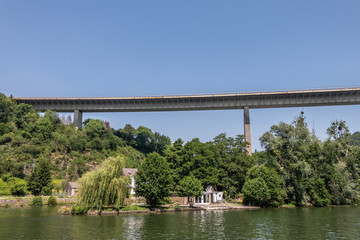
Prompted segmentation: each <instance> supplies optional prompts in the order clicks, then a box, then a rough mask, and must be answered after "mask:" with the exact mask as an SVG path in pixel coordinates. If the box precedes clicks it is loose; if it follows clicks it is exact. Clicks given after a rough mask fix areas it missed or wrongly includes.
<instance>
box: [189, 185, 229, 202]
mask: <svg viewBox="0 0 360 240" xmlns="http://www.w3.org/2000/svg"><path fill="white" fill-rule="evenodd" d="M223 198H224V192H218V191H215V189H214V188H213V187H212V186H208V187H207V188H206V191H205V192H204V193H203V195H202V196H201V197H196V198H195V204H210V203H220V202H222V201H223Z"/></svg>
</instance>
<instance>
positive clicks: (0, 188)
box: [0, 179, 10, 196]
mask: <svg viewBox="0 0 360 240" xmlns="http://www.w3.org/2000/svg"><path fill="white" fill-rule="evenodd" d="M7 195H10V188H9V186H8V184H7V183H6V182H4V181H3V180H2V179H0V196H7Z"/></svg>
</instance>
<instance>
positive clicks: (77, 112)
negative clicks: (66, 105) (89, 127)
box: [74, 110, 83, 128]
mask: <svg viewBox="0 0 360 240" xmlns="http://www.w3.org/2000/svg"><path fill="white" fill-rule="evenodd" d="M82 122H83V121H82V112H81V111H80V110H75V111H74V123H75V126H76V127H78V128H81V127H82Z"/></svg>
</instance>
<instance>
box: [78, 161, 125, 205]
mask: <svg viewBox="0 0 360 240" xmlns="http://www.w3.org/2000/svg"><path fill="white" fill-rule="evenodd" d="M124 166H125V164H124V160H123V159H122V158H120V157H116V158H108V159H106V160H105V161H104V162H103V163H102V165H101V167H100V168H98V169H97V170H96V171H93V172H88V173H86V174H85V175H84V176H83V177H82V178H80V179H79V185H80V186H79V192H78V199H77V201H78V203H79V204H82V205H85V206H87V207H89V208H96V209H101V208H102V207H103V206H114V207H115V208H119V207H120V206H122V205H124V202H125V199H126V198H127V197H129V195H130V177H129V176H124V174H123V168H124Z"/></svg>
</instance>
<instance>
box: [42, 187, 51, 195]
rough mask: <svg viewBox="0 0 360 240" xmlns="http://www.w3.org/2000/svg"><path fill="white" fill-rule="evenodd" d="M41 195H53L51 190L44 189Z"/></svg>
mask: <svg viewBox="0 0 360 240" xmlns="http://www.w3.org/2000/svg"><path fill="white" fill-rule="evenodd" d="M41 195H43V196H49V195H51V188H49V187H43V188H42V190H41Z"/></svg>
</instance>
